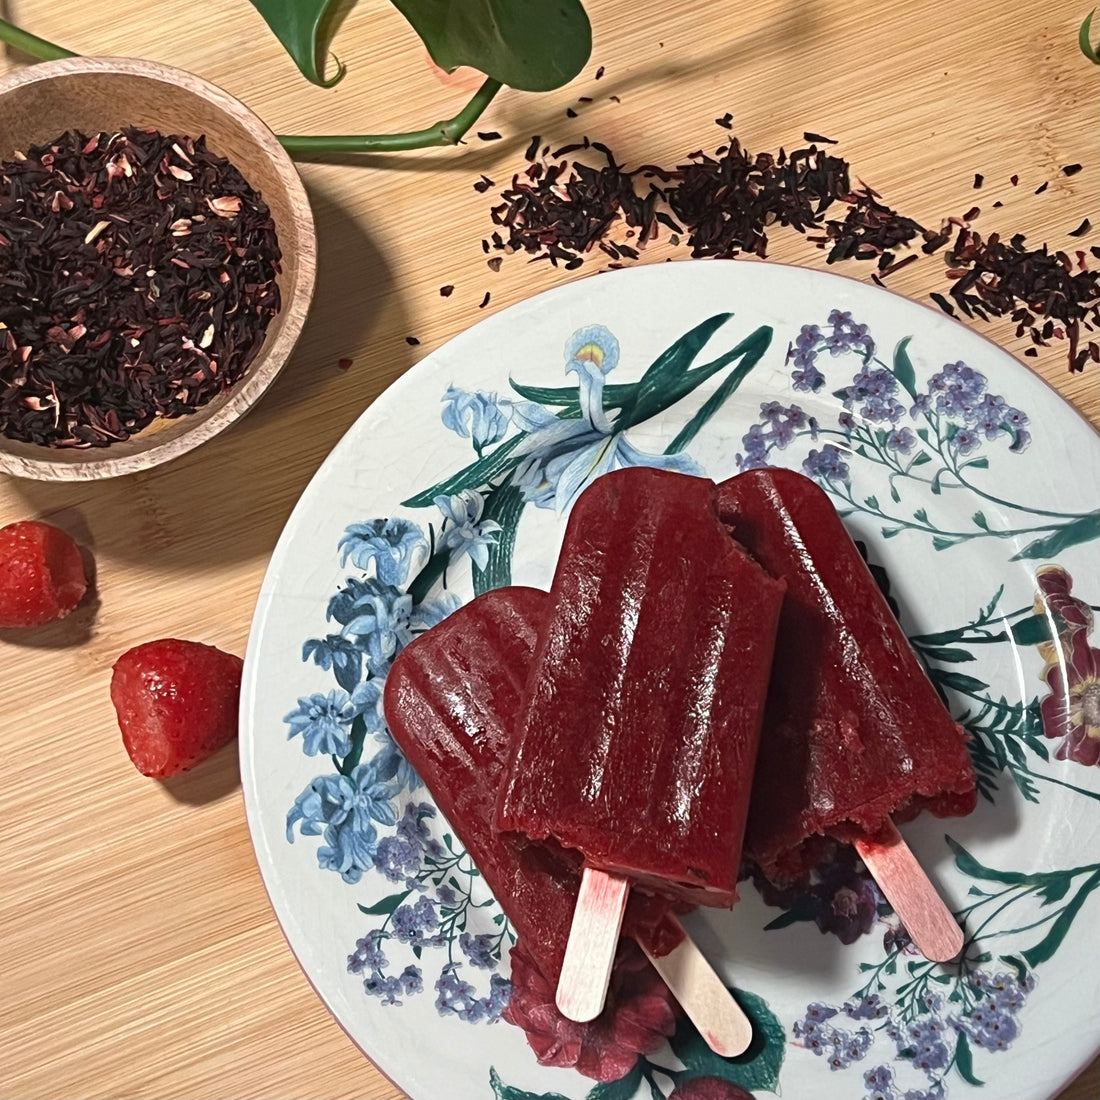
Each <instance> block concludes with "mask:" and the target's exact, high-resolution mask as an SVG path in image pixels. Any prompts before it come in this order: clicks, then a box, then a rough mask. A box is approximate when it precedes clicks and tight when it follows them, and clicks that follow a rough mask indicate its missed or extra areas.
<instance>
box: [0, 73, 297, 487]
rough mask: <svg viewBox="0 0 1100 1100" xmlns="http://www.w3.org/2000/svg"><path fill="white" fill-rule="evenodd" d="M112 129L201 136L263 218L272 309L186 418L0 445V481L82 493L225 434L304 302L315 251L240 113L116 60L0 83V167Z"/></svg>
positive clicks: (269, 158)
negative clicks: (268, 220) (269, 242)
mask: <svg viewBox="0 0 1100 1100" xmlns="http://www.w3.org/2000/svg"><path fill="white" fill-rule="evenodd" d="M123 126H139V127H153V128H155V129H157V130H160V131H161V132H162V133H176V134H188V135H190V136H192V137H198V136H199V135H200V134H205V135H206V141H207V147H208V148H209V149H210V150H211V152H214V153H217V154H218V155H220V156H223V157H225V158H227V159H228V160H230V161H231V162H232V163H233V164H234V165H235V166H236V167H237V168H238V169H239V170H240V172H241V174H242V175H243V176H244V177H245V179H246V180H248V182H249V183H250V184H251V185H252V187H253V188H254V189H255V190H257V191H258V192H259V193H260V195H261V197H262V198H263V200H264V202H266V203H267V205H268V207H269V208H270V210H271V214H272V217H273V219H274V223H275V231H276V233H277V235H278V238H279V246H280V248H281V250H282V273H281V274H280V275H279V277H278V284H279V290H280V296H281V301H282V307H281V309H280V312H279V313H278V315H277V316H276V317H275V318H273V320H272V321H271V323H270V324H269V326H268V328H267V336H266V339H265V340H264V342H263V345H262V346H261V348H260V350H259V352H258V354H257V355H256V357H255V359H254V360H253V361H252V363H251V365H250V366H249V368H248V370H247V372H246V373H245V374H244V376H243V377H242V378H241V379H239V380H238V381H237V382H236V383H235V384H234V385H233V386H232V388H230V389H229V390H228V391H225V392H223V393H221V394H219V395H218V396H217V397H215V398H214V399H213V400H211V401H210V402H209V403H207V404H206V405H204V406H202V407H201V408H199V409H197V410H196V411H195V412H194V413H191V414H189V415H186V416H181V417H177V418H174V419H161V418H158V419H156V420H154V421H153V423H152V424H150V425H149V426H148V427H147V428H145V429H144V430H143V431H140V432H138V433H136V434H135V435H133V436H132V437H131V438H130V439H127V440H124V441H120V442H118V443H112V444H111V445H110V446H107V447H89V448H83V449H78V448H68V447H63V448H54V447H46V446H41V445H38V444H33V443H21V442H16V441H15V440H11V439H8V438H6V437H5V436H2V435H0V471H4V472H5V473H9V474H15V475H17V476H19V477H28V478H37V479H39V480H43V481H84V480H92V479H96V478H103V477H117V476H118V475H120V474H128V473H133V472H135V471H138V470H148V469H149V468H150V467H153V466H157V465H159V464H160V463H162V462H167V461H168V460H169V459H172V458H176V457H177V456H179V455H181V454H184V453H185V452H187V451H190V450H191V449H192V448H194V447H197V446H198V445H199V444H200V443H202V442H203V441H204V440H207V439H210V438H211V436H214V435H216V434H217V433H218V432H220V431H222V430H223V429H225V428H227V427H229V425H230V424H232V423H233V422H234V421H235V420H237V419H238V418H239V417H241V416H242V415H243V414H244V413H245V412H247V411H248V409H250V408H251V407H252V405H253V404H254V403H255V402H256V401H257V400H258V399H259V397H260V395H261V394H262V393H263V392H264V390H265V389H267V387H268V386H269V385H270V384H271V381H272V379H274V377H275V376H276V374H278V373H279V370H280V369H281V368H282V365H283V363H285V362H286V359H287V356H288V355H289V354H290V352H291V349H292V348H293V347H294V344H295V341H296V340H297V339H298V335H299V333H300V332H301V329H302V324H303V322H304V321H305V317H306V313H307V311H308V309H309V304H310V300H311V298H312V296H313V285H314V279H315V275H316V251H317V241H316V234H315V231H314V226H313V214H312V212H311V211H310V208H309V201H308V199H307V198H306V193H305V189H304V187H303V186H302V181H301V179H300V177H299V176H298V173H297V171H296V169H295V167H294V165H293V163H292V162H291V160H290V157H289V156H287V154H286V152H285V151H284V150H283V148H282V146H281V145H280V144H279V142H278V140H277V139H276V137H275V135H274V134H273V133H272V132H271V130H269V129H268V127H267V126H266V125H265V124H264V123H263V122H262V121H261V120H260V119H259V118H258V117H257V116H256V115H255V114H253V112H252V111H250V110H249V109H248V108H247V107H245V106H244V104H242V103H240V102H238V101H237V100H236V99H234V98H233V97H232V96H230V95H228V94H227V93H225V92H223V91H222V90H221V89H220V88H218V87H215V85H213V84H210V83H209V82H208V81H205V80H203V79H201V78H200V77H197V76H194V75H192V74H191V73H188V72H184V71H182V70H180V69H174V68H171V67H170V66H167V65H159V64H156V63H155V62H151V61H141V60H136V59H133V58H125V57H72V58H66V59H64V60H62V61H47V62H43V63H42V64H38V65H33V66H31V67H30V68H28V69H24V70H22V71H20V72H17V73H14V74H11V75H9V76H7V77H4V78H2V79H0V160H9V159H10V158H11V156H12V154H13V153H14V152H16V151H17V150H25V149H27V148H29V147H30V146H32V145H36V144H42V143H45V142H47V141H51V140H53V139H54V138H56V137H58V136H59V135H61V134H62V133H64V132H65V131H66V130H71V129H77V130H81V131H83V132H84V133H87V134H92V133H97V132H99V131H100V130H106V131H107V132H112V131H114V130H117V129H119V128H120V127H123Z"/></svg>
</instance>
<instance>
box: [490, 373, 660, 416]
mask: <svg viewBox="0 0 1100 1100" xmlns="http://www.w3.org/2000/svg"><path fill="white" fill-rule="evenodd" d="M508 383H509V385H510V386H511V387H512V389H513V390H515V391H516V393H518V394H519V395H520V397H526V398H527V400H528V401H536V402H538V404H540V405H560V406H561V407H562V410H563V411H562V413H561V414H559V415H562V416H563V418H564V414H565V411H566V410H568V411H569V412H574V411H575V412H576V415H577V416H580V400H579V398H578V397H577V387H576V386H528V385H527V384H526V383H523V382H517V381H516V380H515V379H514V378H509V379H508ZM637 392H638V383H637V382H619V383H616V384H615V385H610V384H609V385H605V386H604V388H603V407H604V408H605V409H621V408H622V407H623V405H625V404H627V402H629V401H633V400H634V396H635V394H636V393H637Z"/></svg>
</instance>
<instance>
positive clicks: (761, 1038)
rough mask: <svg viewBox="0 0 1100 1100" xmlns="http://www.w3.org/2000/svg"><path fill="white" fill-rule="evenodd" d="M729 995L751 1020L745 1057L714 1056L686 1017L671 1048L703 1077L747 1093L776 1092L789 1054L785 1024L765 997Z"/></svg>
mask: <svg viewBox="0 0 1100 1100" xmlns="http://www.w3.org/2000/svg"><path fill="white" fill-rule="evenodd" d="M730 992H731V993H732V994H733V997H734V1000H736V1001H737V1003H738V1004H739V1005H740V1006H741V1008H742V1009H743V1010H744V1012H745V1014H746V1015H747V1016H748V1017H749V1019H750V1020H751V1021H752V1042H751V1043H750V1044H749V1048H748V1050H746V1051H745V1053H744V1054H739V1055H738V1056H737V1057H736V1058H723V1057H721V1056H720V1055H718V1054H715V1053H714V1051H712V1050H711V1049H710V1047H708V1046H707V1044H706V1043H705V1042H704V1041H703V1038H702V1036H701V1035H700V1034H699V1032H698V1031H697V1030H696V1029H695V1025H694V1024H692V1023H691V1022H690V1021H689V1020H688V1019H687V1018H686V1017H685V1018H684V1019H683V1020H682V1021H681V1023H680V1025H679V1026H678V1027H677V1029H676V1034H675V1035H673V1037H672V1039H671V1040H670V1043H671V1045H672V1049H673V1051H674V1052H675V1054H676V1056H677V1057H678V1058H679V1059H680V1061H681V1062H683V1063H684V1065H685V1066H686V1067H687V1068H688V1070H691V1071H693V1072H694V1074H696V1075H698V1076H700V1077H718V1078H720V1079H721V1080H723V1081H730V1082H732V1083H733V1084H735V1085H740V1086H741V1088H743V1089H745V1090H746V1091H748V1092H754V1091H755V1090H757V1089H767V1090H768V1091H769V1092H775V1086H776V1085H777V1084H778V1083H779V1070H780V1068H781V1067H782V1065H783V1056H784V1054H785V1053H786V1033H785V1032H784V1030H783V1025H782V1024H781V1023H780V1022H779V1020H778V1019H776V1017H775V1014H774V1013H773V1012H772V1010H771V1009H770V1008H768V1005H767V1002H766V1001H765V1000H764V999H763V998H761V997H758V996H756V994H754V993H748V992H746V991H744V990H741V989H731V990H730Z"/></svg>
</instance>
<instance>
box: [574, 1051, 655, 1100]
mask: <svg viewBox="0 0 1100 1100" xmlns="http://www.w3.org/2000/svg"><path fill="white" fill-rule="evenodd" d="M641 1083H642V1060H641V1059H640V1058H639V1059H638V1060H637V1061H636V1062H635V1063H634V1068H633V1069H632V1070H630V1072H629V1073H627V1074H626V1076H625V1077H620V1078H619V1079H618V1080H617V1081H602V1082H601V1083H600V1084H598V1085H596V1086H595V1087H593V1088H591V1089H589V1091H588V1096H587V1097H586V1100H631V1097H633V1095H634V1094H635V1093H636V1092H637V1091H638V1086H639V1085H640V1084H641Z"/></svg>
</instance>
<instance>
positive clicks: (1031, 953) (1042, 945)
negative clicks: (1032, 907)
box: [1023, 870, 1100, 966]
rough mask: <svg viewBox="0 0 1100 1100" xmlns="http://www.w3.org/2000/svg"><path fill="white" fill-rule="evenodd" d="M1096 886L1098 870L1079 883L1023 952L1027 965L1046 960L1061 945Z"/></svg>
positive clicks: (1099, 880)
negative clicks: (1042, 933)
mask: <svg viewBox="0 0 1100 1100" xmlns="http://www.w3.org/2000/svg"><path fill="white" fill-rule="evenodd" d="M1097 886H1100V870H1098V871H1094V872H1093V873H1092V874H1091V875H1090V876H1089V877H1088V878H1087V879H1086V880H1085V881H1084V882H1083V883H1082V884H1081V886H1080V888H1079V889H1078V891H1077V893H1076V894H1075V895H1074V897H1073V900H1072V901H1070V903H1069V904H1068V905H1067V906H1066V907H1065V908H1064V909H1063V910H1062V911H1061V913H1059V914H1058V917H1057V919H1056V920H1055V921H1054V923H1053V924H1052V925H1051V926H1050V931H1049V932H1047V934H1046V935H1045V936H1044V937H1043V938H1042V939H1041V940H1040V941H1039V942H1038V943H1037V944H1036V945H1035V946H1034V947H1030V948H1028V950H1027V951H1025V952H1023V956H1024V960H1025V962H1027V964H1028V966H1038V965H1039V963H1042V962H1046V961H1047V959H1049V958H1050V957H1051V956H1052V955H1053V954H1054V952H1055V951H1057V950H1058V948H1059V947H1061V946H1062V940H1064V939H1065V938H1066V933H1067V932H1068V931H1069V929H1070V925H1072V924H1073V921H1074V919H1075V918H1076V916H1077V914H1078V913H1079V912H1080V911H1081V906H1082V905H1084V904H1085V902H1086V900H1087V899H1088V896H1089V894H1091V893H1092V892H1093V890H1095V889H1096V888H1097Z"/></svg>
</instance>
